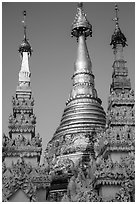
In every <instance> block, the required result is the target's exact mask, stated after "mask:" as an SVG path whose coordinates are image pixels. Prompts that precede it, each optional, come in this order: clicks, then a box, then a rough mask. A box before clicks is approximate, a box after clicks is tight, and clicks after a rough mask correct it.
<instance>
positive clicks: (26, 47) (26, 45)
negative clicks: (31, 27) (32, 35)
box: [19, 11, 32, 56]
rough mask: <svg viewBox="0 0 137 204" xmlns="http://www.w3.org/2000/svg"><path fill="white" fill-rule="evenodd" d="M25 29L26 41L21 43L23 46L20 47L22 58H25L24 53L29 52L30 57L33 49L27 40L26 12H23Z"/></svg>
mask: <svg viewBox="0 0 137 204" xmlns="http://www.w3.org/2000/svg"><path fill="white" fill-rule="evenodd" d="M22 23H23V28H24V39H23V41H22V43H21V45H20V46H19V52H20V53H21V56H23V52H28V53H29V54H30V55H31V54H32V48H31V46H30V44H29V42H28V39H27V34H26V28H27V26H26V11H23V21H22Z"/></svg>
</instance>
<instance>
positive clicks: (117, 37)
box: [110, 4, 127, 60]
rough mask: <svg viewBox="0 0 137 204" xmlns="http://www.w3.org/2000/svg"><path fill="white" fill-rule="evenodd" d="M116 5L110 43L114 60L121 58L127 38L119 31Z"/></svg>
mask: <svg viewBox="0 0 137 204" xmlns="http://www.w3.org/2000/svg"><path fill="white" fill-rule="evenodd" d="M118 11H119V9H118V6H117V4H115V18H114V19H112V20H113V21H115V30H114V33H113V35H112V37H111V42H110V45H112V49H114V57H115V60H122V59H123V47H125V46H127V39H126V37H125V35H124V34H123V33H122V32H121V29H120V27H119V18H118Z"/></svg>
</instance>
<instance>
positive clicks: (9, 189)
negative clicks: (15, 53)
mask: <svg viewBox="0 0 137 204" xmlns="http://www.w3.org/2000/svg"><path fill="white" fill-rule="evenodd" d="M23 15H24V21H23V24H24V39H23V41H22V43H21V45H20V46H19V53H20V56H21V69H20V72H19V82H18V85H17V89H16V95H15V96H14V97H13V98H12V108H13V112H12V114H11V115H10V116H9V126H8V128H9V135H8V136H7V135H5V134H3V147H2V157H3V169H2V170H3V174H2V179H3V182H2V184H3V185H2V187H3V191H2V193H3V198H2V199H3V201H10V202H30V201H31V202H32V201H46V188H47V187H48V186H49V185H50V180H49V176H48V172H47V169H46V167H45V166H40V165H39V164H40V158H41V153H42V139H41V138H40V136H39V134H37V135H36V133H35V127H36V116H35V115H34V112H33V107H34V99H33V97H32V92H31V86H30V76H31V73H30V69H29V58H30V57H31V54H32V48H31V46H30V44H29V41H28V39H27V37H26V22H25V18H26V11H24V12H23Z"/></svg>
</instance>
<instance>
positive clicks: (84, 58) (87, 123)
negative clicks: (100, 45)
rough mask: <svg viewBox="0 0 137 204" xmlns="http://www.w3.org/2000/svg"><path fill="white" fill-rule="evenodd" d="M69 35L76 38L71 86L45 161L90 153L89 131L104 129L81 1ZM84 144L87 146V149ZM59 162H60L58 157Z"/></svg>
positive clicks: (86, 23) (88, 28) (103, 113)
mask: <svg viewBox="0 0 137 204" xmlns="http://www.w3.org/2000/svg"><path fill="white" fill-rule="evenodd" d="M71 35H72V36H74V37H76V38H77V40H78V48H77V58H76V61H75V68H74V69H75V70H74V74H73V77H72V80H73V87H72V89H71V92H70V95H69V99H68V100H67V102H66V107H65V109H64V113H63V115H62V118H61V122H60V125H59V127H58V128H57V130H56V132H55V134H54V136H53V138H52V140H51V141H50V142H49V144H48V147H47V150H46V151H47V154H46V157H47V159H48V162H52V159H53V161H54V158H55V161H56V157H57V156H58V159H59V160H60V156H61V157H62V158H64V159H65V156H66V155H68V158H69V159H72V161H73V159H74V160H75V161H77V159H79V157H81V156H80V155H86V157H88V156H89V154H91V152H93V155H94V151H93V145H92V144H93V140H92V139H93V134H94V132H95V131H96V130H98V129H100V128H104V127H105V124H106V115H105V112H104V110H103V108H102V106H101V103H102V102H101V100H100V98H98V95H97V91H96V89H95V85H94V75H93V73H92V64H91V60H90V57H89V53H88V49H87V45H86V38H87V37H88V36H92V26H91V24H90V23H89V22H88V20H87V18H86V14H85V13H84V11H83V4H82V3H79V4H78V7H77V14H76V17H75V20H74V22H73V24H72V30H71ZM64 140H65V142H64ZM91 141H92V142H91ZM63 142H64V144H63ZM89 143H90V145H91V146H90V145H89ZM91 143H92V144H91ZM88 146H90V148H87V147H88ZM62 147H63V148H64V149H63V148H62ZM60 148H61V149H62V150H60ZM89 149H90V150H89ZM66 158H67V157H66ZM85 160H86V159H85ZM60 161H61V163H62V160H60Z"/></svg>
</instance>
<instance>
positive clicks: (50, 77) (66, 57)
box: [2, 2, 135, 150]
mask: <svg viewBox="0 0 137 204" xmlns="http://www.w3.org/2000/svg"><path fill="white" fill-rule="evenodd" d="M117 4H118V7H119V13H118V16H119V25H120V28H121V30H122V32H123V33H124V35H125V36H126V38H127V43H128V46H127V47H125V48H124V57H125V60H126V61H127V64H126V65H127V67H128V71H129V77H130V79H131V85H132V88H133V89H134V87H135V3H133V2H118V3H117ZM114 6H115V3H114V2H85V3H84V11H85V13H86V14H87V19H88V20H89V22H90V23H91V24H92V29H93V34H92V37H88V39H87V47H88V51H89V55H90V58H91V61H92V70H93V74H94V75H95V88H96V90H97V92H98V96H99V98H100V99H101V100H102V106H103V108H104V110H105V111H106V110H107V105H108V96H109V90H110V83H111V81H112V64H113V61H114V55H113V50H112V47H111V46H110V45H109V44H110V39H111V36H112V34H113V32H114V28H115V23H114V22H113V21H112V19H113V18H114V16H115V11H114ZM76 8H77V3H76V2H75V3H74V2H41V3H40V2H31V3H29V2H3V3H2V132H4V133H6V134H7V133H8V117H9V114H10V113H12V103H11V100H12V96H14V95H15V92H16V87H17V84H18V73H19V71H20V66H21V60H20V56H19V53H18V47H19V45H20V43H21V42H22V40H23V25H22V23H21V22H22V20H23V15H22V11H23V10H26V11H27V17H26V23H27V38H28V39H29V42H30V44H31V46H32V49H33V53H32V56H31V58H30V60H29V65H30V71H31V87H32V93H33V96H34V99H35V106H34V113H35V115H36V117H37V124H36V133H38V132H39V133H40V135H41V137H42V140H43V150H44V149H45V148H46V145H47V143H48V142H49V140H50V139H51V138H52V137H53V134H54V132H55V130H56V129H57V127H58V126H59V124H60V120H61V117H62V114H63V111H64V108H65V103H66V101H67V99H68V96H69V93H70V90H71V88H72V80H71V77H72V75H73V72H74V62H75V59H76V53H77V41H76V38H74V37H73V38H71V35H70V33H71V25H72V22H73V20H74V17H75V15H76Z"/></svg>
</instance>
